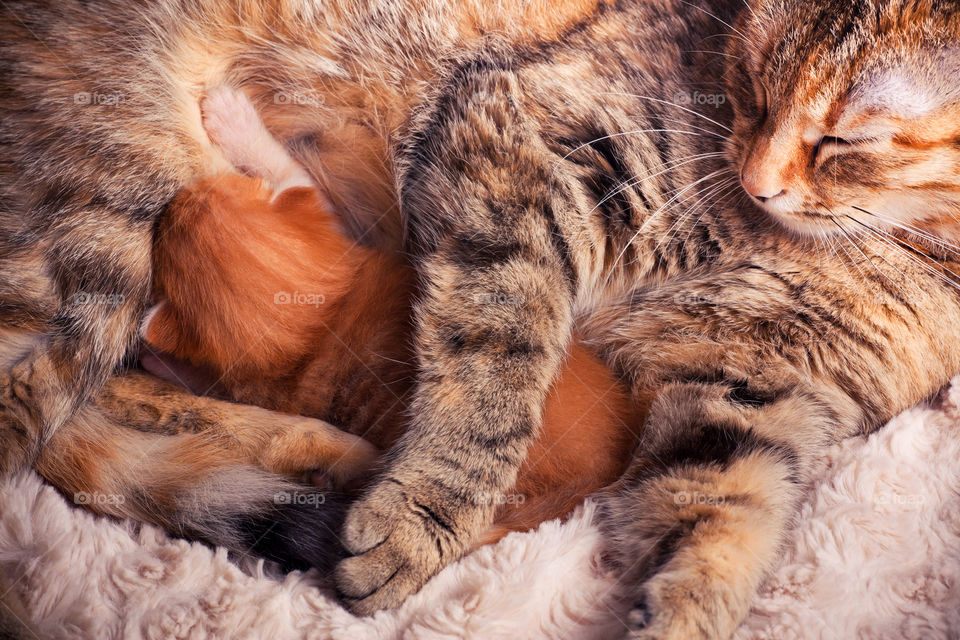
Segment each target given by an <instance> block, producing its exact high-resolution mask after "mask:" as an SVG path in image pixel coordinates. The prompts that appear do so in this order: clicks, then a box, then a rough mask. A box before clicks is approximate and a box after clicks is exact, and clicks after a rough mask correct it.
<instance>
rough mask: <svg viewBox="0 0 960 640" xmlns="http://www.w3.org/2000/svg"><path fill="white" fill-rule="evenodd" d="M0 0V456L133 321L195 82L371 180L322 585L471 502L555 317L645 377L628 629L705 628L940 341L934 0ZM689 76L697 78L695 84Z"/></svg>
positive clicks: (952, 351)
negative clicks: (362, 346) (386, 225)
mask: <svg viewBox="0 0 960 640" xmlns="http://www.w3.org/2000/svg"><path fill="white" fill-rule="evenodd" d="M4 11H5V15H7V16H8V17H7V18H5V21H4V26H3V33H2V38H0V42H2V43H3V45H2V46H3V53H2V55H0V60H2V61H3V62H2V65H3V67H2V72H0V85H2V86H0V95H2V96H3V97H2V102H0V115H2V122H3V125H2V127H3V128H2V132H0V137H2V140H3V157H2V158H0V172H2V178H3V179H2V180H0V184H2V187H0V189H2V190H3V191H2V203H3V204H2V207H3V210H2V214H0V215H2V216H3V224H2V228H3V230H4V232H3V239H2V243H3V250H2V252H0V256H2V258H0V259H2V264H0V272H2V274H3V280H2V282H3V284H2V287H3V290H2V292H0V296H2V299H3V308H4V310H5V313H4V337H3V344H4V345H5V346H4V351H3V358H2V359H3V361H4V364H5V366H6V370H7V371H8V376H9V379H8V381H7V383H6V384H5V386H4V390H5V396H4V399H3V406H4V410H5V412H4V413H3V414H2V415H3V416H4V420H5V423H4V427H5V428H6V429H8V431H9V435H7V436H5V438H4V441H5V442H9V441H11V440H12V441H13V442H14V443H15V444H14V445H13V446H11V447H9V448H8V449H7V450H5V451H4V463H3V466H4V467H5V468H13V467H16V466H18V465H20V464H22V463H23V461H24V460H25V459H27V460H33V459H34V458H35V457H36V455H37V454H38V452H39V451H42V446H41V445H43V444H45V443H48V442H50V441H51V439H53V440H54V441H55V439H56V438H57V437H60V438H69V435H68V434H69V433H70V430H71V429H73V428H76V427H75V426H74V425H75V424H76V423H77V422H78V420H79V419H75V418H71V416H72V415H73V413H72V412H73V410H74V409H75V408H76V407H77V406H78V405H79V403H80V401H82V400H83V399H84V398H85V397H87V396H89V395H92V394H94V393H95V392H96V391H97V390H98V389H99V388H100V386H101V385H102V384H103V383H104V382H105V381H106V380H108V378H109V374H110V372H111V371H112V369H113V367H114V366H115V365H116V364H117V363H119V362H120V361H121V359H122V357H123V355H124V353H125V352H126V349H127V347H128V346H129V345H130V344H131V342H132V341H133V337H134V334H135V324H136V322H135V321H136V319H137V318H138V317H139V314H140V311H141V308H142V305H143V301H144V300H145V299H146V297H147V294H148V290H149V285H150V268H149V266H150V260H149V248H150V244H151V233H150V231H151V228H152V224H153V221H154V220H155V218H156V215H157V214H158V213H159V211H160V209H161V208H162V206H163V204H164V203H165V202H167V201H168V200H169V199H170V198H172V197H173V195H174V194H175V193H176V192H177V191H178V190H179V189H180V188H181V187H182V186H183V185H185V184H187V183H189V182H191V181H192V180H193V179H195V178H196V177H197V176H198V175H201V174H202V173H204V171H205V169H204V167H207V165H209V163H210V162H214V161H215V160H216V158H212V157H211V150H210V149H209V147H208V146H206V145H204V143H203V136H202V132H201V130H200V124H199V114H198V113H197V110H196V107H195V106H194V105H195V104H196V100H197V97H198V93H199V92H200V91H202V90H203V87H208V86H214V85H217V84H223V83H229V84H233V85H235V86H244V87H245V88H246V89H247V90H248V91H250V93H251V95H253V96H254V97H255V98H256V101H257V105H258V109H260V110H261V111H262V112H263V113H264V117H265V120H266V122H267V124H268V127H270V128H271V130H272V131H274V132H275V133H276V134H277V135H278V136H280V137H281V138H283V139H287V140H291V141H294V140H299V142H300V143H303V142H304V139H306V140H307V141H308V142H315V143H316V144H315V145H312V147H313V152H311V153H310V154H307V155H309V157H307V156H304V158H303V160H304V162H306V163H307V164H308V165H309V164H310V163H315V166H322V167H323V168H324V169H325V171H323V172H322V173H323V175H329V176H330V179H329V180H330V182H333V183H335V184H333V185H330V184H328V185H327V186H328V188H329V190H330V192H331V193H333V194H338V196H339V197H340V198H342V199H343V200H344V202H343V203H338V204H343V205H344V211H345V214H346V215H347V216H348V217H352V218H353V219H355V220H357V223H356V225H355V227H356V228H357V229H359V228H363V227H364V226H365V225H364V224H363V221H364V220H367V221H369V218H368V217H366V216H365V215H364V213H366V212H370V211H371V210H374V211H376V210H377V209H378V208H381V210H385V209H386V208H387V207H389V206H391V205H392V204H393V202H392V200H391V198H390V196H389V194H390V189H389V187H386V186H385V187H384V189H383V190H377V189H372V190H371V189H369V188H368V186H369V185H371V184H377V183H378V181H382V183H383V184H384V185H390V184H396V186H397V193H398V195H399V204H400V208H401V212H402V214H403V216H404V219H405V231H406V233H407V234H408V238H407V249H408V250H409V251H410V252H411V254H413V256H414V258H415V260H416V267H417V270H418V273H419V276H420V280H421V282H422V283H423V290H422V292H421V294H420V295H419V297H418V300H417V304H416V308H415V318H416V324H415V341H414V348H415V353H416V356H417V359H418V363H419V375H418V380H417V385H416V387H415V391H414V397H413V399H412V402H411V407H412V411H411V415H412V422H411V426H410V428H409V429H408V430H407V431H406V432H405V434H404V436H403V437H402V438H401V439H400V440H399V441H398V443H397V444H396V446H395V447H394V448H393V450H392V451H391V452H390V455H389V460H390V463H389V465H388V466H387V467H386V469H385V470H384V472H383V473H382V474H381V475H380V476H379V477H378V479H377V480H376V482H375V483H374V484H373V485H372V486H371V487H370V488H369V489H368V490H367V492H366V493H365V494H364V496H363V497H362V498H361V499H360V501H359V502H358V503H356V504H354V505H353V506H352V507H351V509H350V511H349V514H348V517H347V521H346V525H345V527H344V530H343V535H342V538H343V541H344V544H345V546H346V547H347V550H348V551H349V552H350V553H352V554H353V555H352V557H349V558H347V559H346V560H344V561H343V562H341V563H340V565H339V567H338V570H337V582H338V587H339V589H340V591H341V593H342V595H343V598H344V601H345V602H346V603H347V604H348V605H349V606H350V607H351V608H352V609H353V610H354V611H356V612H359V613H371V612H373V611H376V610H378V609H381V608H384V607H389V606H394V605H396V604H397V603H399V602H400V601H402V600H403V598H405V597H406V596H407V595H408V594H409V593H411V592H412V591H414V590H416V589H418V588H419V587H420V586H421V585H422V584H423V583H424V582H425V581H426V580H427V579H428V578H429V577H430V576H431V575H433V574H434V573H436V572H437V571H438V570H439V568H441V567H442V566H444V565H445V564H447V563H449V562H450V561H451V560H453V559H456V558H458V557H459V556H460V555H462V554H463V553H464V551H465V550H467V549H468V548H470V546H471V544H472V543H473V541H474V539H475V538H476V536H477V535H478V534H479V532H481V531H482V530H483V529H484V527H485V526H486V525H488V524H489V523H490V521H491V519H492V517H493V511H494V509H493V506H492V505H483V504H477V501H476V500H473V499H472V496H475V495H476V493H477V492H488V493H496V492H500V491H503V490H504V489H505V488H507V487H510V486H511V485H512V484H513V483H514V482H515V479H516V472H517V469H518V468H519V467H520V465H521V463H522V461H523V459H524V457H525V454H526V451H527V448H528V446H529V444H530V442H531V441H532V440H533V438H534V437H535V434H536V432H537V431H538V429H539V427H540V423H541V417H542V407H543V404H544V399H545V397H546V395H547V392H548V389H549V386H550V384H551V382H552V380H553V378H554V375H555V373H556V371H557V369H558V367H559V364H560V361H561V358H562V354H563V353H564V351H565V350H566V347H567V344H568V342H569V339H570V336H571V335H572V333H573V330H574V327H575V326H578V327H579V329H580V330H581V331H582V332H583V334H584V335H585V337H586V339H587V340H588V341H589V342H590V343H591V344H592V345H593V346H594V347H595V349H596V350H597V351H598V352H600V353H602V354H604V356H605V358H606V360H607V362H608V363H610V364H611V365H612V366H613V367H614V369H615V370H616V371H617V372H618V373H619V374H621V375H622V376H624V377H625V378H626V379H628V380H630V382H631V384H632V385H633V390H634V392H635V393H636V394H637V395H638V397H640V396H644V395H646V394H647V393H648V392H652V393H653V394H654V398H653V402H652V405H651V409H650V412H649V414H648V417H647V420H646V422H645V425H644V429H643V434H642V437H641V444H640V446H639V448H638V450H637V452H636V454H635V457H634V459H633V461H632V462H631V465H630V468H629V469H628V471H627V473H626V475H625V476H624V477H623V478H622V479H621V481H620V482H619V484H618V487H617V489H616V491H614V492H612V493H610V494H608V495H606V496H605V497H604V499H603V500H602V504H601V512H602V514H601V518H602V521H603V523H604V526H605V527H606V528H607V530H608V532H609V535H610V537H611V543H610V544H611V559H612V561H613V562H614V563H616V564H617V565H619V566H620V573H621V576H622V578H623V581H624V584H625V585H626V588H627V589H628V593H630V594H631V597H632V599H633V602H634V603H635V606H634V609H633V611H632V613H631V616H630V620H629V623H630V625H631V635H632V637H636V638H689V637H701V638H723V637H727V636H729V635H730V633H731V632H732V630H733V629H734V628H735V626H736V624H737V623H738V622H739V621H740V620H741V619H742V618H743V616H744V615H745V613H746V611H747V609H748V607H749V603H750V599H751V597H752V595H753V593H754V592H755V590H756V588H757V586H758V584H759V583H760V581H761V580H762V579H763V577H764V576H765V575H766V573H767V572H768V571H769V568H770V567H771V565H772V564H773V562H774V560H775V559H776V557H777V554H778V549H779V548H780V545H781V544H782V542H783V540H784V538H785V536H786V534H787V531H788V529H789V524H790V522H791V519H792V517H793V514H794V511H795V508H796V503H797V500H798V498H799V496H800V494H801V489H802V487H803V485H804V483H805V481H806V477H807V474H808V472H809V468H810V460H811V457H812V456H813V455H814V454H815V453H816V452H817V451H820V450H822V448H823V447H824V446H825V445H827V444H828V443H831V442H834V441H836V440H837V439H838V438H842V437H844V436H847V435H850V434H855V433H863V432H866V431H870V430H872V429H875V428H876V427H877V426H878V425H880V424H882V423H883V422H884V421H885V420H886V419H888V418H889V417H890V416H892V415H893V414H895V413H897V412H898V411H900V410H901V409H903V408H905V407H907V406H910V405H912V404H914V403H915V402H917V401H918V400H919V399H921V398H924V397H926V396H928V395H930V394H931V393H932V392H933V391H934V390H936V389H937V388H939V387H940V386H942V385H943V384H944V383H945V382H946V381H947V380H948V378H949V376H950V374H951V372H953V371H955V370H957V369H958V367H960V327H958V326H957V325H956V324H955V323H950V322H947V321H945V319H947V318H950V317H953V316H955V314H956V313H957V312H958V311H960V296H958V295H957V287H956V284H955V282H954V280H953V278H954V275H953V273H954V272H955V271H956V269H957V268H958V266H960V265H957V264H956V261H955V259H954V258H955V256H956V254H955V253H954V250H953V249H952V248H951V247H949V246H945V240H944V239H949V238H950V237H952V235H953V231H954V217H953V216H954V214H955V209H956V197H957V184H958V175H957V171H956V167H957V166H958V165H957V155H958V153H960V150H958V147H957V145H956V139H957V137H958V130H957V124H958V122H960V118H958V117H957V111H958V104H957V102H958V100H957V96H956V93H955V88H956V87H957V86H960V85H958V83H957V82H956V81H955V74H956V68H957V51H958V48H957V45H958V43H960V33H958V31H960V16H958V11H960V7H958V6H957V5H956V3H954V2H952V1H947V0H857V1H855V2H847V1H843V2H841V1H839V0H836V1H829V2H818V3H809V2H807V1H806V0H747V2H746V3H745V4H744V3H742V2H740V1H739V0H737V1H734V0H729V1H728V0H699V1H693V2H687V1H686V0H643V1H641V0H635V1H630V0H623V1H622V2H611V3H609V4H607V3H600V4H594V3H592V2H588V1H579V2H578V1H573V2H565V3H560V4H555V3H547V2H543V3H537V2H529V3H517V4H515V5H507V6H505V7H503V6H500V5H498V10H497V11H495V12H494V11H484V4H483V3H479V2H478V3H476V4H474V3H472V2H469V1H465V2H463V3H456V4H453V3H451V4H447V3H445V2H441V1H440V0H420V1H414V0H410V1H409V2H397V3H393V2H389V3H388V2H372V3H358V4H356V5H354V4H352V3H338V4H335V5H334V4H331V5H321V4H320V3H310V2H307V1H305V0H301V1H292V0H291V1H289V2H276V3H273V2H271V3H249V4H248V3H245V2H240V1H238V2H236V3H235V4H228V3H226V2H224V0H219V1H214V0H208V1H204V0H193V1H190V2H188V1H186V0H184V1H183V2H182V3H181V2H175V1H174V0H166V1H164V2H159V3H150V4H140V3H130V4H127V3H120V2H116V3H114V2H110V1H109V0H99V1H97V2H92V3H79V2H71V1H69V0H68V1H66V2H62V3H57V4H56V5H51V6H47V5H46V4H45V3H38V2H26V1H24V2H13V3H8V4H7V5H6V8H5V9H4ZM731 24H732V27H731ZM723 43H726V50H725V51H723V52H719V53H718V48H719V47H721V46H722V44H723ZM721 77H723V78H725V80H726V83H727V91H726V97H729V102H725V103H722V104H721V101H720V100H714V101H713V104H709V103H708V104H704V103H703V102H702V101H700V99H699V98H698V96H711V95H712V96H719V95H720V94H721V93H722V92H723V90H722V88H721V86H720V84H719V82H718V78H721ZM78 92H87V95H88V96H89V95H90V94H94V95H103V94H106V95H110V94H111V92H114V93H117V94H120V95H122V96H123V97H124V101H123V104H122V105H118V104H115V102H116V101H115V100H113V101H111V100H104V99H99V98H98V99H97V100H92V99H91V100H87V102H89V103H90V104H83V101H81V103H77V102H76V101H75V99H74V96H75V94H77V93H78ZM97 92H99V93H97ZM281 95H282V96H283V99H279V97H280V96H281ZM291 96H295V97H296V99H293V100H292V99H290V97H291ZM683 96H685V97H686V100H685V102H686V103H687V105H688V106H686V107H684V106H683V105H678V104H676V103H677V101H678V100H677V97H680V99H681V100H683ZM891 97H893V98H895V99H891ZM903 98H906V99H903ZM110 102H113V104H108V103H110ZM305 103H306V104H305ZM714 106H717V108H714ZM731 107H732V108H731ZM310 136H313V138H310ZM207 168H208V167H207ZM316 173H317V174H320V173H321V172H316ZM739 174H742V176H741V175H739ZM737 180H741V181H742V184H743V189H742V190H741V189H740V187H739V186H738V185H737V184H736V181H737ZM744 191H747V192H750V193H751V194H752V195H753V196H754V198H752V199H750V198H748V197H747V195H746V194H745V193H744ZM354 198H355V199H354ZM354 203H356V204H355V205H354ZM351 205H354V206H351ZM818 225H823V228H822V230H821V228H820V226H818ZM105 227H106V228H108V229H109V232H108V233H105V232H104V231H103V230H104V228H105ZM814 233H820V234H822V236H820V237H818V236H816V235H814ZM931 234H937V235H931ZM375 235H376V237H380V236H383V237H387V236H389V235H390V234H389V233H388V230H386V229H384V230H380V231H378V232H377V233H376V234H375ZM77 293H84V294H89V293H94V294H103V295H113V297H112V298H108V300H110V301H112V304H100V305H90V304H83V305H78V304H70V301H75V300H76V297H75V294H77ZM491 293H492V294H496V295H498V296H506V297H508V298H511V299H515V300H522V301H523V302H522V304H518V305H514V306H510V307H507V306H504V305H498V306H492V305H484V304H482V303H481V301H482V300H483V299H484V296H487V295H490V294H491ZM84 299H86V298H84ZM114 380H122V378H121V379H114ZM111 384H117V385H119V386H120V387H121V392H123V385H122V384H120V383H117V382H113V383H111ZM114 397H115V398H116V397H117V396H116V395H115V396H114ZM150 398H151V396H150V395H146V396H141V395H140V394H139V393H136V392H134V391H130V392H129V393H128V394H127V396H125V397H121V398H120V400H119V402H120V404H121V406H127V405H130V404H133V405H134V406H149V405H150V403H151V402H152V400H151V399H150ZM138 403H139V404H138ZM232 409H233V407H231V406H221V405H216V410H217V411H219V412H220V413H219V414H218V415H217V419H219V420H221V421H222V420H224V419H229V418H227V417H226V416H229V415H230V411H231V410H232ZM210 410H211V411H213V410H214V409H213V408H211V409H210ZM237 411H242V409H237ZM81 415H83V416H85V424H86V425H87V427H86V428H92V429H94V430H96V427H97V425H99V424H101V423H107V424H109V422H108V421H109V419H110V418H109V415H108V414H106V413H104V411H103V408H102V407H100V406H98V405H96V404H93V405H87V408H86V409H84V412H83V413H82V414H81ZM161 415H162V412H161ZM57 427H63V428H61V429H59V430H57ZM66 448H67V449H68V450H69V446H67V447H66ZM245 504H253V501H252V500H249V499H248V500H247V501H246V502H245Z"/></svg>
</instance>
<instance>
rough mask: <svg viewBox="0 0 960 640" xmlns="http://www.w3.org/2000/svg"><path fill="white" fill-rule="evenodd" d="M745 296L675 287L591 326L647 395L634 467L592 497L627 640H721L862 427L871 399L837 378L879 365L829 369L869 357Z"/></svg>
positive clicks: (744, 280)
mask: <svg viewBox="0 0 960 640" xmlns="http://www.w3.org/2000/svg"><path fill="white" fill-rule="evenodd" d="M750 278H753V280H750ZM755 280H756V277H755V276H754V275H751V273H750V272H749V271H744V272H743V273H737V274H729V276H727V277H726V280H725V282H724V289H722V290H721V289H717V288H714V289H712V290H711V289H706V290H705V291H704V290H698V289H697V288H696V287H697V283H691V282H687V283H685V284H684V286H685V287H687V288H688V289H689V288H691V287H692V288H694V291H699V292H698V293H696V294H695V295H688V296H685V297H681V296H679V295H678V294H677V292H674V291H670V290H667V289H666V288H665V289H664V290H661V291H657V292H655V293H652V294H648V295H646V296H645V297H644V298H643V299H642V300H640V299H634V300H630V301H628V302H627V303H626V304H624V305H620V306H618V307H616V308H611V309H604V310H602V311H600V312H598V314H597V317H596V318H592V319H591V320H590V325H591V327H590V328H589V330H590V331H591V333H592V335H593V336H594V337H595V339H597V338H596V336H600V338H599V339H598V342H600V343H602V345H603V347H604V349H605V351H606V353H607V354H608V356H609V357H610V359H611V361H612V362H613V363H615V364H616V365H617V366H618V367H619V368H620V369H621V371H622V372H623V373H624V374H625V375H627V376H629V377H630V378H631V379H632V380H633V382H634V385H635V392H636V393H637V394H638V395H639V393H640V391H641V390H655V391H656V395H655V398H654V400H653V402H652V404H651V409H650V413H649V414H648V418H647V423H646V425H645V427H644V430H643V433H642V436H641V439H640V442H639V444H638V448H637V451H636V453H635V454H634V460H633V461H632V463H631V465H630V467H629V469H628V471H627V473H626V474H625V475H624V477H623V478H622V479H621V480H620V481H619V482H618V483H617V485H615V486H614V487H613V488H612V489H611V490H610V491H609V492H608V493H606V494H604V495H602V496H601V497H600V502H601V514H602V515H601V526H602V527H603V528H605V530H606V531H607V533H608V539H609V540H610V541H611V550H610V556H611V558H612V560H613V561H614V563H615V564H616V565H617V566H618V567H619V571H620V575H621V576H622V579H623V585H624V588H625V589H626V593H627V594H628V596H629V597H630V598H632V605H633V609H632V611H631V613H630V616H629V620H628V623H629V626H630V629H631V636H630V637H631V638H644V639H646V638H657V639H673V638H676V639H681V638H682V639H684V640H688V639H691V638H693V639H722V638H728V637H729V636H730V635H731V634H732V633H733V631H734V630H735V629H736V627H737V625H738V624H739V623H740V621H741V620H742V619H743V618H744V616H745V615H746V614H747V612H748V610H749V608H750V603H751V602H752V599H753V596H754V593H755V591H756V589H757V587H758V586H759V585H760V583H761V581H762V580H763V579H764V577H765V576H766V574H767V573H768V572H769V571H770V569H771V568H772V566H773V565H774V563H775V561H776V559H777V556H778V552H779V549H780V548H781V546H782V545H783V544H784V542H785V541H786V540H787V538H788V534H789V527H790V522H791V519H792V518H793V517H794V514H795V511H796V509H797V505H798V502H799V499H800V496H801V493H802V491H803V487H804V484H805V482H806V480H807V476H808V469H809V466H810V461H811V460H812V458H813V456H814V455H816V454H817V453H818V452H819V451H822V450H823V448H824V447H825V446H826V445H828V444H829V443H832V442H834V441H836V440H837V439H838V438H841V437H844V436H847V435H850V434H851V433H854V432H855V431H857V430H859V429H860V428H861V427H863V426H864V425H865V424H866V422H864V415H866V414H865V413H864V412H863V409H862V408H861V406H860V405H859V403H858V402H855V401H854V400H853V399H852V398H851V395H850V393H851V392H853V393H857V395H858V397H861V396H862V397H866V396H868V395H870V396H872V397H877V396H878V392H871V393H870V394H867V393H859V392H858V387H859V390H862V389H863V388H866V387H864V386H862V385H866V382H864V381H863V380H856V382H853V381H854V380H855V379H854V378H853V377H852V376H851V375H850V374H851V372H856V371H864V372H867V373H869V371H871V370H877V369H878V368H879V367H880V366H881V365H880V364H878V363H872V362H871V363H868V362H866V360H865V357H866V356H863V355H860V356H859V359H856V358H855V356H854V355H850V356H849V357H840V356H846V355H847V354H848V353H849V354H863V353H867V350H865V349H862V348H859V349H858V346H857V345H855V344H853V343H852V342H851V343H849V344H848V343H845V342H843V340H842V339H839V338H834V337H833V335H831V334H828V333H826V331H829V325H827V324H826V323H822V324H821V323H816V324H814V323H809V322H807V320H808V319H809V318H810V317H815V316H814V315H813V314H814V311H813V310H807V311H804V313H797V312H796V309H797V308H799V307H798V306H797V304H796V303H792V302H791V301H790V300H789V299H787V298H784V299H783V300H782V301H781V300H778V299H777V298H776V296H775V295H772V294H771V295H765V294H764V293H763V292H762V291H759V290H758V288H757V287H756V283H755ZM638 298H639V296H638ZM791 304H792V305H793V306H788V305H791ZM791 313H792V314H793V315H790V314H791ZM738 323H741V324H740V326H738ZM805 327H806V328H809V327H815V328H814V329H813V330H815V331H824V333H822V334H821V335H817V336H814V335H808V336H803V335H802V334H800V331H801V330H804V328H805ZM821 327H824V329H821ZM843 335H851V336H852V335H855V334H852V333H845V334H843ZM801 338H802V339H801ZM819 353H829V354H831V356H838V357H837V360H836V364H833V363H831V364H824V363H823V361H819V362H818V361H816V360H814V359H813V358H814V357H815V356H814V355H811V354H819ZM835 366H836V367H837V368H834V367H835ZM839 372H842V374H844V375H847V376H848V377H847V378H845V380H846V382H848V383H849V384H844V385H840V384H838V383H837V380H839V379H840V378H839V376H840V375H841V373H839ZM871 419H873V416H871Z"/></svg>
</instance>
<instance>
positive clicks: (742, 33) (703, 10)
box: [680, 0, 750, 43]
mask: <svg viewBox="0 0 960 640" xmlns="http://www.w3.org/2000/svg"><path fill="white" fill-rule="evenodd" d="M680 2H681V3H683V4H685V5H687V6H688V7H693V8H694V9H696V10H697V11H700V12H701V13H705V14H707V15H708V16H710V17H711V18H713V19H714V20H716V21H717V22H719V23H720V24H722V25H724V26H725V27H728V28H729V29H730V31H732V32H733V33H735V34H736V35H738V36H739V37H740V39H741V40H743V41H744V42H746V43H749V42H750V40H749V39H748V38H747V36H746V34H745V33H744V32H743V31H740V30H739V29H737V28H736V27H735V26H733V25H732V24H730V23H729V22H727V21H726V20H724V19H722V18H720V17H718V16H716V15H714V14H712V13H710V12H709V11H707V10H706V9H704V8H703V7H698V6H697V5H695V4H693V3H691V2H687V0H680Z"/></svg>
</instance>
